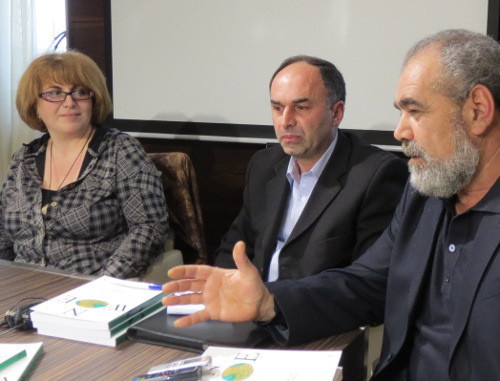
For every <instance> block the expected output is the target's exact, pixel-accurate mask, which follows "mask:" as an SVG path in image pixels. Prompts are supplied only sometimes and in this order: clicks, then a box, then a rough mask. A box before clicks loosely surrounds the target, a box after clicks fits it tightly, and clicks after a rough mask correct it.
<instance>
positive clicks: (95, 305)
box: [76, 299, 109, 308]
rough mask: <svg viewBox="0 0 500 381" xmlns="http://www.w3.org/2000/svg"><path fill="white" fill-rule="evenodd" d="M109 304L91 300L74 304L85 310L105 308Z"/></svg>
mask: <svg viewBox="0 0 500 381" xmlns="http://www.w3.org/2000/svg"><path fill="white" fill-rule="evenodd" d="M108 304H109V303H108V302H103V301H102V300H92V299H87V300H85V299H83V300H78V301H77V302H76V305H77V306H80V307H85V308H102V307H106V306H107V305H108Z"/></svg>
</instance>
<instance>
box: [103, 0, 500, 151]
mask: <svg viewBox="0 0 500 381" xmlns="http://www.w3.org/2000/svg"><path fill="white" fill-rule="evenodd" d="M490 2H491V0H490ZM490 2H489V1H488V0H439V1H436V0H418V1H414V0H413V1H409V0H377V1H368V0H307V1H304V0H265V1H264V0H247V1H242V0H209V1H206V0H111V47H112V57H111V60H112V63H111V67H112V78H111V79H112V95H113V102H114V114H113V123H114V124H115V125H117V126H118V127H119V128H122V129H124V130H128V131H133V132H136V133H138V135H139V136H141V134H142V136H149V137H170V138H172V137H173V138H186V139H200V140H203V139H205V140H220V141H238V142H264V141H271V140H272V138H273V137H274V133H273V129H272V125H271V124H272V122H271V114H270V107H269V94H268V85H269V78H270V76H271V75H272V73H273V72H274V70H275V69H276V68H277V67H278V65H279V64H280V62H281V61H282V60H283V59H284V58H286V57H289V56H292V55H297V54H307V55H313V56H318V57H321V58H324V59H327V60H329V61H331V62H333V63H334V64H335V65H336V66H337V67H338V68H339V70H340V71H341V72H342V73H343V75H344V77H345V81H346V84H347V101H346V115H345V118H344V120H343V122H342V124H341V128H344V129H347V130H357V131H360V132H365V133H368V135H369V137H370V139H371V140H372V142H373V141H375V143H377V140H380V139H382V140H385V142H384V141H382V144H384V143H386V144H390V142H389V141H388V140H387V139H388V138H387V137H389V140H391V139H392V138H391V132H392V131H393V130H394V128H395V126H396V124H397V120H398V116H399V114H398V112H397V111H396V110H395V109H394V107H393V97H394V91H395V88H396V84H397V79H398V75H399V72H400V66H401V62H402V59H403V57H404V54H405V53H406V51H407V49H408V48H409V47H410V45H411V44H413V43H414V42H416V41H417V40H419V39H421V38H422V37H424V36H426V35H428V34H431V33H434V32H437V31H439V30H442V29H448V28H465V29H469V30H473V31H477V32H481V33H486V32H487V27H488V10H489V6H491V4H490ZM497 2H498V0H497ZM108 74H109V73H108ZM370 133H371V134H370ZM377 137H378V138H377ZM370 139H369V140H370ZM378 143H380V141H379V142H378Z"/></svg>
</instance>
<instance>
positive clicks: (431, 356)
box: [163, 30, 500, 380]
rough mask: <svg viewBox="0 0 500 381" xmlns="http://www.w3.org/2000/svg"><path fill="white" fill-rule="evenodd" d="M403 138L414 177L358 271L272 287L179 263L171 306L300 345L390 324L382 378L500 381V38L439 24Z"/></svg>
mask: <svg viewBox="0 0 500 381" xmlns="http://www.w3.org/2000/svg"><path fill="white" fill-rule="evenodd" d="M395 106H396V107H397V108H398V109H399V110H400V111H401V120H400V123H399V125H398V127H397V129H396V131H395V136H396V138H398V139H399V140H401V141H402V142H403V150H404V152H405V153H406V154H407V155H408V156H409V157H410V161H409V165H410V172H411V175H410V183H409V184H408V185H407V188H406V190H405V192H404V194H403V197H402V199H401V202H400V204H399V205H398V207H397V209H396V213H395V215H394V218H393V220H392V221H391V224H390V225H389V227H388V228H387V229H386V230H385V232H384V233H383V234H382V236H381V237H380V238H379V240H378V241H377V242H376V243H375V244H374V245H373V246H372V247H371V248H370V249H368V251H367V252H366V253H365V254H364V255H363V256H361V257H360V258H359V259H358V260H357V261H356V262H354V263H353V264H352V265H351V266H349V267H346V268H344V269H332V270H327V271H324V272H322V273H320V274H318V275H315V276H311V277H307V278H303V279H300V280H284V281H280V282H272V283H269V284H267V285H264V284H263V283H262V281H261V280H260V277H259V274H258V271H257V269H256V268H255V267H253V266H252V265H251V263H250V262H249V261H248V260H247V258H246V257H245V254H244V244H243V243H238V244H237V245H236V246H235V250H234V258H235V261H236V263H237V267H238V270H223V269H220V268H213V267H208V266H205V267H203V266H192V267H189V266H185V267H177V268H174V269H172V270H171V271H170V272H169V275H170V276H171V277H174V278H178V277H187V278H192V279H189V280H181V281H179V282H173V283H171V284H166V285H164V287H163V290H164V291H165V292H174V291H186V290H193V291H197V293H195V294H191V295H184V296H180V297H167V298H165V299H164V303H165V304H167V305H173V304H184V303H204V304H205V307H206V308H205V309H204V310H202V311H200V312H198V313H196V314H193V315H189V316H186V317H184V318H181V319H179V320H178V321H177V325H178V326H186V325H190V324H195V323H197V322H200V321H203V320H207V319H218V320H225V321H246V320H257V321H262V322H267V323H268V324H267V326H268V327H269V328H270V329H271V330H272V332H273V334H274V335H275V337H276V339H277V340H278V341H281V342H284V343H289V344H292V343H297V342H301V341H307V340H312V339H314V338H318V337H321V336H325V335H330V334H334V333H338V332H341V331H346V330H350V329H353V328H356V327H358V326H362V325H366V324H378V323H381V322H384V323H385V324H384V327H385V328H384V340H383V345H382V354H381V357H380V361H379V363H378V365H377V368H376V370H375V374H374V377H373V378H374V379H376V380H448V379H452V380H500V361H499V359H500V340H498V337H499V336H500V324H499V322H500V281H499V280H500V45H499V44H498V43H497V42H496V41H495V40H493V39H491V38H489V37H487V36H484V35H482V34H478V33H473V32H468V31H464V30H449V31H443V32H440V33H438V34H436V35H433V36H430V37H428V38H426V39H424V40H422V41H420V42H418V43H417V44H416V45H415V46H414V47H413V48H412V49H411V50H410V51H409V53H408V55H407V58H406V60H405V63H404V65H403V71H402V73H401V76H400V79H399V83H398V88H397V91H396V98H395Z"/></svg>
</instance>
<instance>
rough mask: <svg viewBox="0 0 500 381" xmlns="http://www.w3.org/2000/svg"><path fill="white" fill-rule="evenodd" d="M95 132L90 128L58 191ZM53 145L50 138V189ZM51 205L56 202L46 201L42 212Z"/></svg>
mask: <svg viewBox="0 0 500 381" xmlns="http://www.w3.org/2000/svg"><path fill="white" fill-rule="evenodd" d="M93 132H94V128H91V129H90V134H89V136H88V137H87V139H86V140H85V143H84V144H83V147H82V148H81V149H80V152H78V155H76V157H75V160H73V163H72V164H71V167H69V170H68V172H67V173H66V176H64V178H63V179H62V181H61V183H60V184H59V186H58V187H57V189H56V190H55V191H56V192H57V191H58V190H59V189H61V187H62V185H63V184H64V182H65V181H66V179H67V178H68V176H69V174H70V172H71V170H72V169H73V167H74V166H75V164H76V162H77V160H78V158H79V157H80V155H81V154H82V152H83V150H84V149H85V146H86V145H87V143H88V142H89V140H90V138H91V137H92V135H93ZM52 146H53V140H50V148H49V150H50V160H49V168H50V175H49V188H48V190H51V189H50V187H51V186H52V172H53V166H52ZM49 206H55V203H54V202H50V200H49V202H48V203H46V204H45V205H44V206H43V207H42V213H43V214H44V215H45V214H47V209H49Z"/></svg>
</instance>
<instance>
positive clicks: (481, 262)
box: [450, 214, 500, 356]
mask: <svg viewBox="0 0 500 381" xmlns="http://www.w3.org/2000/svg"><path fill="white" fill-rule="evenodd" d="M499 227H500V215H499V214H495V215H492V216H491V217H485V218H483V219H482V221H481V224H480V226H479V228H478V232H477V236H476V239H475V243H474V247H473V249H472V255H474V258H471V260H470V261H469V262H470V267H469V266H468V271H467V272H466V273H465V274H464V278H463V279H462V282H461V283H460V292H459V294H460V295H461V298H460V304H457V305H456V307H455V308H456V311H455V314H454V319H453V323H452V330H451V332H452V337H451V349H452V350H451V351H450V356H451V355H452V354H453V352H454V351H455V349H456V346H457V344H458V341H459V339H460V336H461V335H462V333H463V331H464V329H465V326H466V324H467V320H468V318H469V314H470V310H471V308H472V303H473V302H474V297H475V295H476V292H477V288H478V286H479V283H480V281H481V279H482V277H483V274H484V272H485V270H486V268H487V267H488V263H489V262H490V260H491V257H492V256H493V254H494V253H495V250H496V249H497V247H498V245H499V243H500V234H499V233H500V231H499V230H500V229H499Z"/></svg>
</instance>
